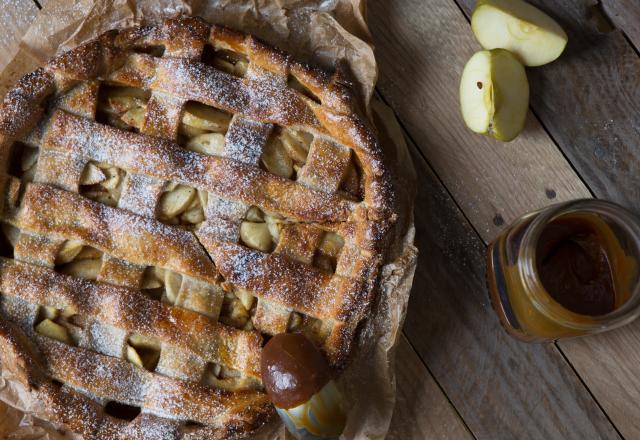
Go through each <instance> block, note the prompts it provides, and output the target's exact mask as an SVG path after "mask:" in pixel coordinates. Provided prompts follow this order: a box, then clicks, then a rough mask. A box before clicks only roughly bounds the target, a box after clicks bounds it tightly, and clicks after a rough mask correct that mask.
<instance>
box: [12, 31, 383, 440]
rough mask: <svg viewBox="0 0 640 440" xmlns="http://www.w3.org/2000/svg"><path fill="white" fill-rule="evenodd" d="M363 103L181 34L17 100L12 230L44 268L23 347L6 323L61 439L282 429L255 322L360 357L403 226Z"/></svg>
mask: <svg viewBox="0 0 640 440" xmlns="http://www.w3.org/2000/svg"><path fill="white" fill-rule="evenodd" d="M345 83H346V81H345V78H344V77H343V76H341V73H340V72H338V73H336V74H334V75H332V76H331V75H328V74H325V73H324V72H321V71H319V70H315V69H312V68H309V67H308V66H305V65H303V64H300V63H296V62H294V61H292V60H291V59H290V57H289V56H288V55H286V54H284V53H282V52H280V51H277V50H274V49H273V48H270V47H269V46H267V45H265V44H264V43H261V42H259V41H258V40H256V39H254V38H253V37H251V36H247V35H244V34H241V33H238V32H234V31H230V30H228V29H224V28H221V27H218V26H213V27H210V26H209V25H207V24H206V23H204V22H202V21H200V20H197V19H176V20H167V21H165V22H164V23H162V24H161V25H158V26H151V27H139V28H132V29H129V30H125V31H120V32H118V31H113V32H110V33H107V34H105V35H103V36H101V37H100V38H99V39H97V40H94V41H92V42H89V43H87V44H86V45H83V46H82V47H80V48H78V49H76V50H74V51H71V52H68V53H66V54H63V55H61V56H60V57H58V58H56V59H55V60H53V61H52V62H51V63H50V64H49V65H47V67H45V68H43V69H39V70H38V71H36V72H34V73H33V74H31V75H28V76H27V77H25V78H24V79H23V80H21V82H20V83H19V84H18V86H17V87H16V88H15V89H13V90H12V91H11V92H10V93H9V94H8V95H7V98H6V99H5V100H4V104H3V105H2V107H0V158H2V159H7V158H9V156H11V152H12V151H13V150H14V149H15V148H13V146H14V145H16V144H15V141H17V140H21V141H22V142H23V143H24V145H26V146H25V147H23V150H24V153H23V158H22V159H21V161H22V162H23V163H24V165H23V164H20V167H19V172H18V173H17V174H16V173H14V172H13V171H11V170H9V169H8V168H7V169H0V193H2V196H3V197H2V200H1V204H2V206H0V208H2V210H1V211H0V212H1V213H2V214H1V215H0V218H1V220H2V221H4V222H8V223H9V224H11V225H12V226H7V223H5V224H4V227H3V229H5V230H7V231H9V232H8V234H7V235H8V236H9V241H10V242H11V245H12V247H13V256H14V257H15V258H16V259H18V260H19V259H23V260H25V262H18V261H15V260H9V259H6V258H1V259H0V292H2V294H1V295H2V297H1V298H0V313H1V314H3V316H7V317H8V318H10V320H13V321H16V322H19V323H20V325H21V327H22V333H21V332H20V331H19V330H17V329H16V328H14V327H13V325H12V324H11V323H10V322H9V321H7V320H0V352H2V354H3V355H8V356H12V357H13V358H15V359H16V360H17V364H19V365H21V367H20V368H21V369H20V370H19V373H20V374H21V375H23V376H24V377H29V379H28V380H27V382H28V383H33V384H37V385H38V386H37V390H36V391H34V392H35V393H37V394H38V396H39V397H38V398H39V399H40V400H42V401H43V402H45V406H46V407H47V409H48V410H49V416H50V417H51V419H52V420H54V421H57V422H59V423H63V424H65V425H66V426H67V427H69V428H70V429H72V430H75V431H77V432H80V433H81V434H83V435H85V436H87V437H88V438H101V439H102V438H122V436H125V437H127V438H129V437H131V438H142V437H144V438H158V439H160V438H162V439H170V438H176V439H177V438H184V439H187V438H203V437H211V438H228V437H229V436H231V435H232V433H234V434H235V433H247V432H250V431H251V430H254V429H255V428H256V427H258V426H259V425H260V424H261V423H262V422H263V421H264V420H265V418H267V417H269V415H270V414H272V410H271V409H270V407H269V403H268V401H267V399H266V396H265V395H264V393H262V392H260V391H259V388H260V382H259V380H258V377H259V373H258V360H259V355H260V346H261V338H260V335H259V333H258V332H256V331H255V330H252V329H253V326H254V324H255V326H256V327H257V328H259V329H261V330H262V331H265V332H268V333H274V332H279V331H294V330H295V331H303V332H305V333H306V334H308V335H309V336H310V337H311V338H312V339H314V340H315V341H316V342H317V343H318V344H319V345H321V346H322V347H323V348H324V350H325V352H326V353H327V354H328V356H329V359H330V361H331V362H332V363H333V364H334V365H339V364H340V363H341V362H343V361H344V360H345V359H346V357H347V354H348V351H349V344H350V341H351V339H352V337H353V334H354V331H355V327H356V325H357V323H358V322H359V320H360V319H361V318H362V317H363V316H364V314H365V312H366V309H367V306H368V304H369V303H370V301H371V297H372V292H373V289H374V280H375V277H376V273H377V268H378V266H379V263H380V261H381V249H382V242H383V241H382V237H383V236H384V232H385V230H386V228H387V227H388V224H389V221H390V219H391V217H392V216H391V212H390V210H389V206H390V205H389V194H388V187H387V181H386V175H385V170H384V167H383V165H382V161H381V156H380V151H379V149H378V146H377V145H376V143H375V140H374V139H373V137H372V136H371V134H370V131H369V130H368V128H367V126H366V125H365V124H364V123H363V122H361V120H360V119H359V118H358V116H357V115H356V114H355V113H354V112H353V111H352V107H353V103H352V101H351V98H350V94H349V92H348V90H347V89H346V87H345V86H344V84H345ZM45 100H46V102H45ZM312 140H313V141H312ZM356 165H357V167H356ZM356 168H357V169H356ZM61 169H64V170H69V172H66V173H60V172H59V170H61ZM7 173H10V174H13V176H9V175H7ZM32 181H33V182H34V183H29V182H32ZM78 193H79V194H78ZM16 227H17V228H19V229H16ZM203 247H204V248H205V249H206V251H207V252H208V254H207V252H205V249H203ZM30 253H31V254H33V253H37V255H38V258H35V259H33V258H32V259H30ZM212 260H213V261H212ZM52 268H53V269H52ZM60 272H62V274H61V273H60ZM92 280H94V281H92ZM221 281H222V284H220V282H221ZM118 285H120V286H121V287H119V286H118ZM138 289H141V290H138ZM217 319H219V320H220V321H221V322H217V321H216V320H217ZM225 322H226V323H229V324H231V325H234V326H237V327H242V328H236V329H234V328H231V327H230V326H227V325H225V324H224V323H225ZM42 335H46V336H42ZM56 340H58V341H61V342H58V341H56ZM100 353H102V354H100ZM105 355H108V356H105ZM87 371H88V372H89V373H87ZM167 376H174V377H173V378H172V377H167ZM48 377H52V378H55V379H56V380H58V381H61V382H63V383H64V385H63V386H62V387H60V386H59V385H56V384H55V383H52V382H51V380H50V379H48ZM221 389H224V390H229V391H230V392H227V391H221ZM167 396H169V397H167ZM114 405H115V406H117V405H133V406H139V407H142V408H141V411H142V412H141V413H140V414H139V415H138V414H137V413H136V414H134V415H133V417H132V418H133V421H131V422H129V421H127V420H122V419H117V418H114V417H112V415H114V414H112V413H111V412H110V407H113V406H114ZM212 407H213V408H214V410H213V411H212ZM129 409H131V408H129ZM71 410H72V411H71ZM138 412H140V409H139V410H138ZM168 419H173V420H175V421H170V420H168ZM188 420H191V421H193V422H195V423H194V424H188V423H186V422H187V421H188ZM151 428H153V429H151Z"/></svg>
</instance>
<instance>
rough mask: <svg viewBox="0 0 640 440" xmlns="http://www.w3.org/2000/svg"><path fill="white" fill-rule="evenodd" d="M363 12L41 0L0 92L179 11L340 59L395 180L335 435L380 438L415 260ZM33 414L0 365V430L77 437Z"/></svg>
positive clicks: (14, 435)
mask: <svg viewBox="0 0 640 440" xmlns="http://www.w3.org/2000/svg"><path fill="white" fill-rule="evenodd" d="M364 11H365V4H364V0H159V1H155V0H104V1H100V0H77V1H74V0H48V2H47V3H46V5H45V7H44V8H43V10H42V11H41V12H40V14H39V16H38V17H37V18H36V20H35V22H34V23H33V25H32V26H31V27H30V29H29V30H28V31H27V33H26V34H25V36H24V38H23V39H22V41H21V44H20V47H19V50H18V53H17V55H16V56H15V57H14V58H13V59H12V60H11V62H10V63H9V65H8V67H7V68H6V69H5V70H4V71H3V72H2V73H1V74H0V94H4V93H5V92H6V90H7V89H8V88H9V87H10V86H11V84H13V83H14V82H15V81H16V80H17V78H19V76H20V75H22V74H24V73H27V72H29V71H31V70H34V69H35V68H37V67H38V66H40V65H42V64H43V63H44V62H46V61H47V60H48V59H49V58H51V57H52V56H54V55H55V54H56V53H59V52H62V51H64V50H66V49H70V48H72V47H74V46H76V45H78V44H80V43H82V42H83V41H86V40H88V39H91V38H93V37H95V36H97V35H100V34H101V33H103V32H104V31H107V30H109V29H113V28H117V27H124V26H131V25H134V24H138V23H153V22H155V21H157V20H158V19H159V18H161V17H164V16H176V15H180V14H190V15H199V16H201V17H203V18H205V19H206V20H207V21H209V22H211V23H217V24H223V25H226V26H229V27H231V28H235V29H238V30H242V31H245V32H249V33H252V34H254V35H257V36H259V37H260V38H262V39H264V40H266V41H267V42H269V43H271V44H274V45H276V46H278V47H280V48H282V49H284V50H286V51H288V52H290V53H292V54H293V55H295V56H296V57H297V58H298V59H302V60H306V61H310V62H312V63H314V64H318V65H320V66H323V67H325V68H329V69H332V68H334V67H335V66H336V65H337V63H338V62H342V63H344V62H346V64H347V66H348V67H350V69H351V72H352V74H353V76H354V78H355V80H356V86H357V92H358V93H359V98H360V100H361V104H362V105H363V106H364V108H365V109H366V110H367V113H368V114H369V117H371V118H372V119H373V121H374V122H375V124H376V125H377V127H378V130H379V137H380V141H381V144H382V146H383V148H384V149H385V155H386V156H385V160H386V161H387V164H388V166H389V168H390V169H391V170H392V171H393V175H394V179H395V180H394V186H395V187H396V188H398V189H399V190H398V191H396V194H397V198H396V205H397V211H398V213H399V214H400V215H399V219H398V222H397V223H396V225H395V228H394V230H393V231H392V234H393V236H392V240H391V249H390V250H389V254H388V257H387V259H386V262H385V265H384V266H383V268H382V270H381V279H380V289H379V295H378V299H377V301H376V303H375V304H374V305H373V307H372V311H371V315H370V317H369V318H368V319H367V321H366V322H365V324H364V326H363V329H362V331H361V332H360V334H359V335H358V337H357V339H356V343H355V349H354V353H353V356H352V360H351V361H350V364H349V366H348V368H347V369H346V370H345V371H344V373H343V374H342V376H341V377H340V378H339V379H338V384H339V387H340V388H341V389H342V390H343V393H344V395H345V397H346V398H347V400H348V407H349V419H348V424H347V428H346V430H345V432H344V433H343V435H342V437H341V438H342V439H344V440H348V439H381V438H384V437H385V435H386V433H387V431H388V428H389V423H390V421H391V416H392V413H393V409H394V406H395V364H394V360H395V345H396V343H397V341H398V337H399V335H400V331H401V329H402V324H403V321H404V316H405V313H406V307H407V301H408V297H409V291H410V289H411V283H412V280H413V274H414V271H415V267H416V261H417V249H416V248H415V247H414V246H413V238H414V231H415V229H414V226H413V200H414V194H415V171H414V169H413V165H412V163H411V158H410V156H409V152H408V149H407V146H406V144H405V142H404V138H403V135H402V130H401V129H400V127H399V125H398V123H397V121H396V119H395V117H394V115H393V112H392V111H391V110H390V109H389V108H388V107H386V106H385V105H384V104H382V103H381V102H379V101H377V100H375V99H374V100H373V101H371V100H370V98H371V95H372V92H373V90H374V86H375V82H376V79H377V67H376V63H375V59H374V55H373V48H372V45H371V37H370V34H369V31H368V28H367V25H366V21H365V17H364ZM1 38H2V37H0V39H1ZM9 405H10V406H9ZM39 414H42V408H40V402H37V401H34V400H33V399H32V398H31V395H30V394H29V393H28V392H26V390H24V389H23V388H22V387H21V385H20V384H19V383H18V382H17V381H15V380H12V378H11V375H10V373H9V371H8V369H7V368H4V369H2V368H1V366H0V435H3V436H4V437H3V438H8V439H31V440H40V439H42V440H44V439H51V440H54V439H55V440H59V439H63V438H64V439H70V438H78V436H76V435H73V434H71V433H68V432H67V433H65V432H64V431H61V430H56V427H55V426H53V425H51V424H50V423H48V422H46V421H44V420H41V419H39V418H38V417H37V416H38V415H39ZM254 437H255V438H259V439H265V440H266V439H282V438H284V437H285V433H284V429H283V427H282V425H281V424H280V423H279V422H278V421H275V422H274V423H272V424H271V425H269V426H267V427H265V428H264V429H263V430H261V431H260V432H259V433H258V434H257V435H256V436H254Z"/></svg>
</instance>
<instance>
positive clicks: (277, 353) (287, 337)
mask: <svg viewBox="0 0 640 440" xmlns="http://www.w3.org/2000/svg"><path fill="white" fill-rule="evenodd" d="M260 366H261V371H262V382H263V383H264V386H265V389H266V390H267V394H268V395H269V397H270V398H271V401H272V402H273V403H274V404H275V405H276V406H277V407H279V408H284V409H289V408H294V407H296V406H299V405H301V404H303V403H305V402H307V401H308V400H309V399H310V398H311V397H312V396H313V395H314V394H316V393H317V392H318V391H320V390H321V389H322V388H323V387H324V386H325V385H326V384H327V383H328V382H329V380H331V374H330V370H329V364H328V363H327V361H326V360H325V358H324V357H323V356H322V354H321V353H320V352H319V351H318V349H317V348H316V347H315V346H314V345H313V343H312V342H311V341H310V340H309V339H307V338H306V336H304V335H301V334H293V333H281V334H278V335H276V336H274V337H273V338H271V339H270V340H269V342H268V343H267V345H265V346H264V348H263V349H262V357H261V360H260Z"/></svg>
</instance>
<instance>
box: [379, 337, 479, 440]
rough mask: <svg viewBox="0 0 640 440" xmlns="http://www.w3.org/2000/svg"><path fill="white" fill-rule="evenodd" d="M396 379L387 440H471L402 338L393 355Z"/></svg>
mask: <svg viewBox="0 0 640 440" xmlns="http://www.w3.org/2000/svg"><path fill="white" fill-rule="evenodd" d="M396 378H397V385H396V386H397V392H396V398H397V401H396V408H395V411H394V413H393V419H392V420H391V427H390V429H389V433H388V434H387V437H386V438H387V439H389V440H408V439H430V440H436V439H442V440H446V439H456V440H465V439H473V436H472V435H471V434H470V433H469V431H468V430H467V428H466V426H465V425H464V423H463V422H462V420H461V419H460V416H459V415H458V414H457V413H456V411H455V409H454V408H453V406H452V405H451V403H450V402H449V401H448V400H447V398H446V396H445V395H444V394H443V392H442V390H441V389H440V388H438V384H437V383H436V382H435V380H434V379H433V377H432V376H431V374H429V371H428V370H427V369H426V367H425V366H424V364H423V363H422V361H421V360H420V358H419V357H418V355H417V354H416V352H415V351H414V350H413V348H412V347H411V345H410V344H409V342H408V341H407V339H406V337H405V336H404V335H403V336H402V337H401V340H400V342H399V345H398V348H397V352H396Z"/></svg>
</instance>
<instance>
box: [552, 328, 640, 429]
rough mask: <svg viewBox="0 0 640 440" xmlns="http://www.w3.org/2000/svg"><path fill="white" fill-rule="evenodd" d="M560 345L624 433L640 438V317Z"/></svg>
mask: <svg viewBox="0 0 640 440" xmlns="http://www.w3.org/2000/svg"><path fill="white" fill-rule="evenodd" d="M559 345H560V347H561V348H562V351H563V352H564V353H565V354H566V355H567V357H568V358H569V359H570V360H571V363H572V364H573V366H574V368H575V369H576V371H577V372H578V374H580V376H581V377H582V378H583V379H584V380H585V382H586V383H587V385H588V386H589V389H590V390H591V391H592V392H593V394H594V395H595V396H596V398H597V399H598V401H599V402H600V404H601V405H602V406H603V408H604V409H605V411H606V412H607V414H608V415H609V417H610V419H611V420H612V421H613V423H614V424H615V426H616V427H617V428H618V430H619V431H620V432H621V433H622V435H623V436H624V437H625V438H628V439H639V438H640V410H639V409H638V402H640V380H639V379H638V378H639V377H640V350H638V347H640V321H635V322H634V323H632V324H630V325H629V326H628V327H625V328H623V329H619V330H615V331H613V332H610V333H606V334H602V335H597V336H591V337H589V338H584V339H575V340H569V341H562V342H560V343H559Z"/></svg>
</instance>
